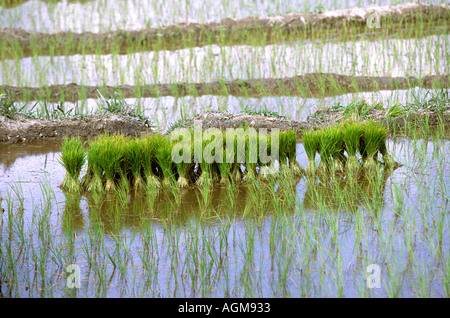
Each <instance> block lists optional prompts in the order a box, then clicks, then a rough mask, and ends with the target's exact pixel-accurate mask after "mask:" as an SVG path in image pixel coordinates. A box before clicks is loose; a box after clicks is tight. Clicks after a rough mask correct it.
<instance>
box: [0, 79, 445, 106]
mask: <svg viewBox="0 0 450 318" xmlns="http://www.w3.org/2000/svg"><path fill="white" fill-rule="evenodd" d="M413 87H421V88H427V89H432V88H450V75H442V76H425V77H423V78H421V79H419V78H416V77H387V76H384V77H372V76H348V75H340V74H334V73H312V74H306V75H300V76H295V77H285V78H262V79H249V80H233V81H223V82H209V83H170V84H152V85H143V86H130V85H123V86H82V85H78V84H75V83H71V84H67V85H50V86H46V87H39V88H32V87H13V86H7V85H5V86H0V93H5V94H6V95H7V96H8V97H9V98H10V99H11V100H14V101H31V100H46V101H48V102H59V101H69V102H74V101H76V100H81V99H86V98H99V94H98V91H100V92H101V93H102V94H103V96H113V95H114V94H115V93H116V92H117V93H119V95H120V96H121V97H122V98H134V97H151V98H158V97H164V96H175V97H184V96H188V95H190V96H202V95H217V96H227V95H232V96H243V97H262V96H300V97H304V98H311V97H316V98H317V97H326V96H336V95H342V94H347V93H355V92H370V91H379V90H398V89H409V88H413Z"/></svg>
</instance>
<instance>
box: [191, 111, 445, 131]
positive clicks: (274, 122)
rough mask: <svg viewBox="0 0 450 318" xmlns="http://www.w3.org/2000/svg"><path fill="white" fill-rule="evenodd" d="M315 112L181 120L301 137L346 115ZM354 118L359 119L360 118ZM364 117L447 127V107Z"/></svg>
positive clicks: (400, 127)
mask: <svg viewBox="0 0 450 318" xmlns="http://www.w3.org/2000/svg"><path fill="white" fill-rule="evenodd" d="M315 115H316V116H313V117H315V118H318V117H319V118H320V120H314V121H313V120H307V121H296V120H289V119H286V118H283V117H281V118H275V117H267V116H263V115H247V114H239V115H234V114H223V113H205V114H200V115H198V116H197V117H196V118H194V119H192V120H190V121H187V122H186V123H184V125H183V127H194V120H199V121H201V124H202V125H201V126H202V129H208V128H219V129H227V128H240V127H253V128H255V129H260V128H266V129H267V131H268V132H270V131H271V129H274V128H278V129H280V130H290V129H295V130H296V131H297V133H298V136H299V137H300V138H301V136H302V132H303V131H304V130H306V129H316V128H321V127H326V126H330V125H333V124H335V123H337V122H340V121H342V120H346V119H348V118H349V117H348V116H345V115H344V111H342V110H340V111H332V110H330V109H321V110H317V111H316V113H315ZM318 115H319V116H318ZM354 119H356V120H363V119H362V118H354ZM364 119H372V120H374V121H376V122H380V123H383V124H384V125H386V126H387V127H389V128H390V130H391V131H396V132H397V133H400V134H401V133H403V132H404V130H405V129H407V128H411V127H412V126H417V127H420V126H421V125H423V124H424V123H427V125H428V127H430V128H433V127H437V126H439V125H443V126H444V127H445V128H446V129H447V128H450V109H449V110H446V111H444V112H433V111H418V112H413V113H409V114H405V115H402V116H397V117H392V118H388V117H386V113H385V111H381V110H376V109H372V110H371V111H370V112H369V114H368V115H367V116H366V117H365V118H364Z"/></svg>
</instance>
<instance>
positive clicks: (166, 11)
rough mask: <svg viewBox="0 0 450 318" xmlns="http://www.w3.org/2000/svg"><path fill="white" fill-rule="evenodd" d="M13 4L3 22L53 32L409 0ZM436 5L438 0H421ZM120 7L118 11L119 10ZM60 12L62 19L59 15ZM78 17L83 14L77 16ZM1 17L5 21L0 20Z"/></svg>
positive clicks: (1, 12)
mask: <svg viewBox="0 0 450 318" xmlns="http://www.w3.org/2000/svg"><path fill="white" fill-rule="evenodd" d="M15 2H17V3H23V4H21V5H20V6H16V7H12V8H11V7H7V6H2V7H0V19H1V20H2V24H4V27H8V28H21V29H24V30H27V31H30V32H36V31H39V32H46V33H54V32H59V31H73V32H85V31H90V32H103V31H109V30H119V29H123V30H139V29H142V28H146V27H162V26H166V25H170V24H175V23H193V22H197V23H208V22H218V21H220V20H222V19H225V18H246V17H249V16H277V15H283V14H288V13H291V12H295V13H309V12H320V11H323V10H338V9H347V8H353V7H362V8H367V7H369V6H371V5H376V6H387V5H395V4H400V3H408V2H409V1H404V0H402V1H390V0H381V1H367V0H363V1H361V0H357V1H355V0H350V1H348V0H346V1H336V0H325V1H321V2H320V4H318V3H316V2H315V1H309V0H306V1H263V2H257V1H254V2H247V1H242V0H231V1H207V2H204V1H189V2H186V3H185V5H180V4H179V2H178V1H176V0H170V1H161V0H158V1H152V2H148V1H143V0H132V1H119V0H116V1H106V0H100V1H94V0H92V1H89V0H83V1H71V0H69V1H67V0H62V1H56V2H54V3H51V2H50V3H46V2H44V1H36V0H34V1H23V0H22V1H20V0H19V1H15ZM426 2H427V3H433V4H441V3H443V1H439V0H437V1H436V0H434V1H426ZM119 12H120V13H119ZM63 17H64V18H63ZM80 17H83V18H82V19H80ZM3 21H4V22H3Z"/></svg>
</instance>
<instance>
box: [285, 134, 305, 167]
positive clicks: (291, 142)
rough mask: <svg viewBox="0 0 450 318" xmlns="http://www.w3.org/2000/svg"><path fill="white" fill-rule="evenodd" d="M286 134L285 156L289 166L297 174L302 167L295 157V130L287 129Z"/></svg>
mask: <svg viewBox="0 0 450 318" xmlns="http://www.w3.org/2000/svg"><path fill="white" fill-rule="evenodd" d="M285 135H286V142H287V143H286V151H287V158H288V159H289V167H290V168H291V170H292V172H293V173H294V174H295V175H299V174H301V172H302V170H303V169H302V167H301V166H300V164H299V163H298V161H297V159H296V157H297V132H296V131H295V130H288V131H286V132H285Z"/></svg>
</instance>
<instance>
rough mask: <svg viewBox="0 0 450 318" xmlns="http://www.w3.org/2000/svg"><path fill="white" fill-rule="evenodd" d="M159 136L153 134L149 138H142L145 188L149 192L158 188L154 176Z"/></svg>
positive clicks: (157, 181) (158, 182)
mask: <svg viewBox="0 0 450 318" xmlns="http://www.w3.org/2000/svg"><path fill="white" fill-rule="evenodd" d="M161 138H162V136H161V135H158V134H154V135H151V136H145V137H143V138H142V148H143V149H142V151H143V169H144V175H145V180H146V187H147V188H148V189H149V190H154V189H155V188H159V187H160V181H159V179H158V177H157V176H156V175H155V174H154V170H155V169H156V165H157V164H156V150H157V148H158V144H159V141H160V139H161Z"/></svg>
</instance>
